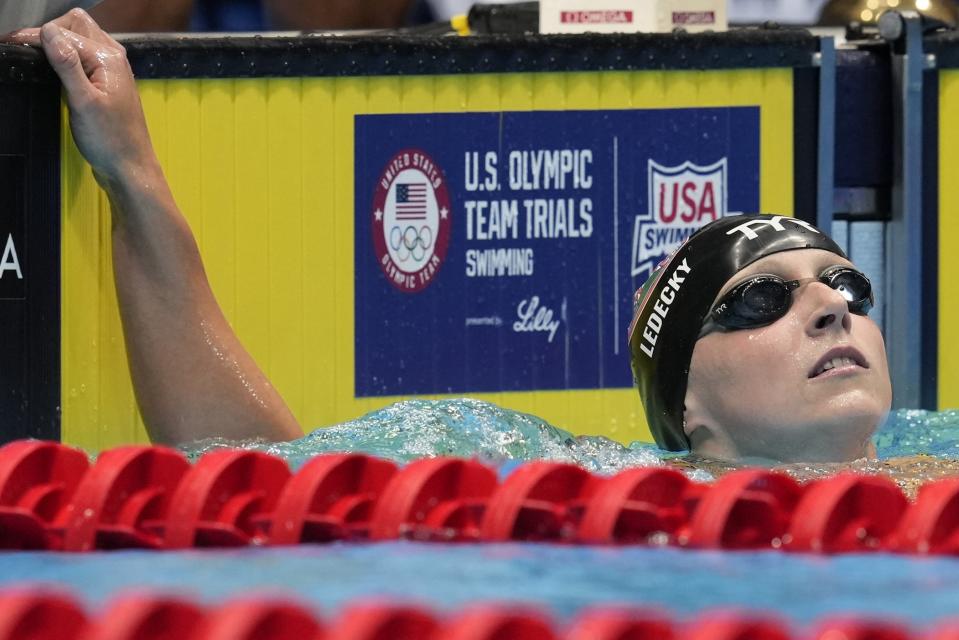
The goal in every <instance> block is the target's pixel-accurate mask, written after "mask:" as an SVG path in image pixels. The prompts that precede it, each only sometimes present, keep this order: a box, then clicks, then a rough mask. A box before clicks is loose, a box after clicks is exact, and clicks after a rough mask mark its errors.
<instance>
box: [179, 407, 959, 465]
mask: <svg viewBox="0 0 959 640" xmlns="http://www.w3.org/2000/svg"><path fill="white" fill-rule="evenodd" d="M874 441H875V443H876V447H877V451H878V454H879V458H880V460H886V461H888V460H890V459H894V458H900V457H904V456H917V455H925V456H933V457H935V458H940V459H950V460H955V459H959V411H942V412H934V411H916V410H899V411H894V412H892V413H891V414H890V415H889V418H888V419H887V420H886V422H885V424H884V425H883V426H882V427H881V428H880V429H879V430H878V432H877V434H876V436H875V437H874ZM237 446H241V447H243V448H249V449H257V450H261V451H265V452H268V453H271V454H274V455H278V456H281V457H283V458H285V459H286V460H287V461H288V462H289V463H290V465H291V466H292V467H293V468H294V469H295V468H297V467H299V466H300V465H302V464H303V463H304V462H306V461H307V460H309V459H310V458H311V457H312V456H315V455H319V454H322V453H330V452H339V451H357V452H364V453H370V454H373V455H377V456H381V457H384V458H389V459H391V460H395V461H396V462H400V463H404V462H409V461H410V460H415V459H417V458H422V457H424V456H463V457H476V458H479V459H480V460H482V461H484V462H486V463H488V464H490V465H491V466H494V467H497V468H499V469H500V471H501V474H502V475H505V474H507V473H509V471H510V470H512V469H513V468H514V467H515V465H516V464H518V463H521V462H523V461H528V460H555V461H563V462H573V463H576V464H579V465H581V466H583V467H584V468H586V469H589V470H590V471H593V472H595V473H603V474H611V473H615V472H617V471H621V470H623V469H626V468H629V467H635V466H654V465H661V464H664V461H668V460H674V459H676V458H677V457H679V456H677V454H675V453H671V452H668V451H663V450H662V449H659V448H657V447H656V446H655V445H651V444H647V443H641V442H635V443H632V444H630V445H628V446H624V445H622V444H619V443H618V442H614V441H612V440H609V439H607V438H602V437H588V436H580V437H577V436H573V435H572V434H571V433H570V432H569V431H565V430H564V429H561V428H560V427H557V426H554V425H551V424H549V423H548V422H546V421H544V420H542V419H541V418H537V417H536V416H532V415H529V414H524V413H518V412H515V411H510V410H509V409H504V408H502V407H499V406H496V405H493V404H490V403H487V402H481V401H479V400H470V399H456V400H438V401H432V400H408V401H404V402H398V403H396V404H393V405H390V406H388V407H385V408H384V409H381V410H379V411H374V412H372V413H369V414H367V415H365V416H363V417H361V418H358V419H356V420H352V421H350V422H346V423H343V424H339V425H334V426H331V427H327V428H324V429H318V430H316V431H314V432H313V433H311V434H310V435H308V436H306V437H304V438H301V439H299V440H295V441H293V442H285V443H263V442H256V441H248V442H240V443H237V442H235V441H226V440H218V439H210V440H205V441H202V442H199V443H197V445H196V446H194V447H191V448H189V449H187V450H186V452H187V453H188V454H189V455H191V456H192V457H194V458H196V457H198V456H199V455H201V454H202V453H204V452H206V451H209V450H211V449H217V448H222V447H237ZM707 467H708V465H707ZM873 467H875V470H879V469H880V466H876V463H867V462H860V463H858V465H857V468H860V469H861V470H864V471H868V470H870V469H873ZM804 468H806V467H804ZM838 468H844V465H821V467H819V468H815V467H814V468H807V469H808V471H809V472H811V473H813V474H815V472H816V471H817V470H821V471H822V472H824V473H829V472H833V471H835V470H836V469H838ZM881 468H882V469H883V470H886V471H888V468H887V467H881ZM790 470H792V468H790ZM689 475H690V476H691V477H692V478H693V479H695V480H700V481H707V480H710V479H712V476H713V474H712V473H711V472H709V471H707V470H706V469H700V470H691V471H689ZM800 475H801V474H800ZM933 475H935V474H933Z"/></svg>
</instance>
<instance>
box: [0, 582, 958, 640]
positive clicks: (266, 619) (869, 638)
mask: <svg viewBox="0 0 959 640" xmlns="http://www.w3.org/2000/svg"><path fill="white" fill-rule="evenodd" d="M957 637H959V619H957V620H955V621H952V622H946V623H943V624H940V625H939V626H937V627H935V628H934V629H931V630H929V631H928V632H926V633H923V634H918V633H915V632H914V631H913V630H911V629H909V628H907V627H904V626H902V625H901V624H899V623H896V622H889V621H882V620H877V619H874V618H868V617H855V616H844V617H830V618H826V619H823V620H820V621H819V622H817V623H815V624H813V625H812V626H811V627H809V628H808V629H804V630H799V631H798V632H797V631H796V630H795V629H793V628H792V627H791V625H789V624H788V623H787V622H786V621H785V620H783V619H781V618H779V617H775V616H770V615H767V614H757V613H749V612H736V611H722V610H720V611H712V612H706V613H704V614H701V615H700V616H698V617H697V618H695V619H693V620H692V621H689V622H677V621H675V620H674V619H673V618H672V617H670V616H669V615H667V614H665V613H663V612H659V611H652V610H648V609H626V608H608V607H607V608H596V609H592V610H587V611H585V612H583V613H580V614H579V615H578V616H577V617H576V618H575V619H574V620H573V621H572V622H570V623H569V624H567V625H561V624H559V623H557V622H556V621H554V620H551V619H550V618H549V617H548V616H546V615H545V614H543V613H542V612H539V611H536V610H533V609H529V608H520V607H515V606H508V605H494V604H486V605H479V606H473V607H470V608H468V609H465V610H463V611H460V612H457V613H452V614H443V615H438V614H436V613H435V612H432V611H429V610H427V609H423V608H420V607H417V606H412V605H405V604H392V603H365V604H354V605H352V606H347V607H346V608H345V609H344V610H343V611H341V612H339V613H338V614H337V615H336V616H335V617H332V618H330V619H327V620H324V619H321V618H320V617H319V616H317V615H316V614H315V613H314V612H312V611H311V610H310V609H309V608H308V607H306V606H305V605H303V604H300V603H297V602H295V601H288V600H283V599H278V598H242V599H236V600H231V601H228V602H226V603H224V604H222V605H219V606H214V607H203V606H200V605H198V604H196V603H193V602H190V601H187V600H183V599H180V598H174V597H169V596H159V595H145V594H141V595H137V596H126V597H122V598H120V599H118V600H115V601H113V602H112V603H110V604H109V605H108V606H107V607H106V609H105V610H103V611H101V612H99V613H98V614H96V615H93V616H89V615H87V614H86V613H85V612H84V611H83V610H82V609H81V607H80V605H79V604H78V602H77V601H75V600H74V599H73V598H71V597H70V596H67V595H64V594H61V593H57V592H52V591H49V590H43V589H18V590H7V591H0V640H678V639H679V638H685V639H688V640H793V639H796V640H952V639H954V638H957Z"/></svg>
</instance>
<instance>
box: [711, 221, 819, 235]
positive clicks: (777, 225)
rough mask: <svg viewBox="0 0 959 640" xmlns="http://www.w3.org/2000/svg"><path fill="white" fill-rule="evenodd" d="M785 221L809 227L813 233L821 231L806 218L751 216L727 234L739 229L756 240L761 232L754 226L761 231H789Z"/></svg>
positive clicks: (727, 233)
mask: <svg viewBox="0 0 959 640" xmlns="http://www.w3.org/2000/svg"><path fill="white" fill-rule="evenodd" d="M784 221H785V222H792V223H793V224H797V225H799V226H800V227H805V228H806V229H808V230H809V231H812V232H813V233H819V229H817V228H816V227H814V226H812V225H811V224H809V223H808V222H806V221H805V220H800V219H798V218H790V217H788V216H773V217H771V218H751V219H749V220H747V221H746V222H744V223H742V224H741V225H738V226H736V227H733V228H732V229H730V230H729V231H727V232H726V235H727V236H731V235H733V234H734V233H736V232H737V231H738V232H740V233H741V234H743V235H744V236H746V238H747V239H748V240H755V239H756V238H758V237H759V234H758V233H756V232H755V231H753V227H756V228H757V229H758V230H759V231H762V230H764V229H772V230H773V231H788V229H786V227H784V226H783V225H782V223H783V222H784Z"/></svg>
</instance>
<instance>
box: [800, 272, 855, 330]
mask: <svg viewBox="0 0 959 640" xmlns="http://www.w3.org/2000/svg"><path fill="white" fill-rule="evenodd" d="M805 293H806V296H807V297H808V299H809V302H811V303H812V307H811V308H812V311H811V313H810V314H809V317H808V318H807V320H806V333H808V334H809V335H810V336H817V335H821V334H823V333H826V332H829V331H849V330H850V329H851V328H852V318H851V317H850V313H849V304H848V302H847V301H846V299H845V298H844V297H843V296H842V294H840V293H839V292H838V291H836V290H835V289H833V288H832V287H829V286H827V285H825V284H823V283H821V282H813V283H810V284H809V285H808V287H807V288H806V292H805Z"/></svg>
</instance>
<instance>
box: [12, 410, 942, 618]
mask: <svg viewBox="0 0 959 640" xmlns="http://www.w3.org/2000/svg"><path fill="white" fill-rule="evenodd" d="M876 443H877V446H878V448H879V453H880V456H881V457H882V458H883V460H880V461H878V462H877V461H862V462H858V463H854V464H853V465H852V466H853V467H856V468H860V469H864V470H867V471H871V470H872V471H874V470H883V471H890V470H891V471H892V472H893V473H900V472H902V469H906V471H905V472H904V474H905V477H908V478H911V479H913V480H915V479H918V480H919V481H921V480H923V479H925V478H930V477H935V476H936V475H942V473H947V472H950V471H952V472H954V470H955V468H956V467H955V465H954V464H953V463H952V461H951V459H952V458H959V451H957V448H959V412H942V413H928V412H917V411H900V412H896V413H894V414H893V415H892V416H890V419H889V421H888V422H887V423H886V425H884V426H883V428H882V429H881V430H880V431H879V433H878V434H877V436H876ZM228 445H229V446H236V443H225V442H220V441H206V442H203V443H200V444H199V445H198V446H196V447H194V448H192V449H191V451H190V454H191V455H192V456H197V455H200V454H201V453H202V452H203V451H207V450H210V449H212V448H218V447H222V446H228ZM242 446H244V447H248V448H255V449H260V450H264V451H268V452H270V453H273V454H277V455H281V456H283V457H285V458H286V459H287V460H289V462H290V464H291V466H293V467H297V466H299V465H300V464H302V463H303V462H304V461H305V460H307V459H309V458H310V457H312V456H314V455H316V454H319V453H327V452H332V451H362V452H368V453H373V454H376V455H379V456H383V457H387V458H391V459H393V460H397V461H399V462H405V461H409V460H412V459H415V458H420V457H423V456H430V455H457V456H478V457H479V458H480V459H482V460H484V461H486V462H488V463H489V464H491V465H494V466H496V467H497V468H498V469H499V472H500V474H501V475H506V474H508V473H509V472H510V471H511V470H513V469H514V468H515V467H516V466H517V465H518V464H520V463H521V461H524V460H531V459H544V458H545V459H550V460H562V461H570V462H575V463H578V464H581V465H583V466H585V467H587V468H589V469H591V470H593V471H595V472H598V473H613V472H615V471H618V470H619V469H622V468H625V467H629V466H636V465H646V466H649V465H660V464H664V461H663V458H664V457H667V456H666V455H665V454H664V452H662V451H659V450H657V449H656V448H655V447H651V446H649V445H645V444H633V445H631V446H622V445H619V444H617V443H614V442H611V441H609V440H606V439H604V438H577V437H574V436H572V435H570V434H569V433H568V432H566V431H564V430H562V429H559V428H557V427H555V426H552V425H549V424H546V423H544V422H543V421H542V420H539V419H537V418H534V417H532V416H528V415H524V414H518V413H514V412H511V411H507V410H505V409H501V408H499V407H495V406H493V405H489V404H486V403H481V402H477V401H472V400H453V401H441V402H428V401H409V402H404V403H400V404H397V405H393V406H391V407H387V408H385V409H383V410H381V411H377V412H374V413H371V414H369V415H367V416H364V417H362V418H360V419H358V420H355V421H352V422H349V423H345V424H343V425H338V426H334V427H331V428H328V429H324V430H320V431H317V432H315V433H313V434H312V435H310V436H307V437H305V438H303V439H301V440H298V441H295V442H291V443H284V444H268V443H258V442H247V443H242ZM918 454H931V455H926V456H923V457H921V458H920V461H919V463H918V464H916V463H910V464H908V465H904V466H897V464H896V460H897V459H899V458H900V457H901V456H916V455H918ZM906 460H912V458H906ZM846 466H848V465H846ZM839 468H844V466H842V465H820V466H818V467H802V468H790V469H789V470H790V471H791V472H795V473H797V475H804V474H805V475H816V474H822V473H831V472H835V471H836V470H838V469H839ZM689 473H690V475H692V476H693V477H694V478H696V479H699V480H708V479H709V478H710V477H711V476H712V474H713V473H715V470H706V469H692V470H690V471H689ZM25 579H29V580H30V581H31V582H33V583H42V584H46V585H53V586H57V587H60V588H63V589H66V590H68V591H69V592H70V593H72V594H74V595H75V597H77V598H80V599H82V600H83V601H84V602H85V603H86V604H87V605H88V606H89V607H90V608H91V609H94V610H95V609H97V608H99V607H101V606H102V605H103V604H104V603H105V602H106V601H107V600H109V599H111V598H113V597H116V596H118V595H119V594H121V593H125V592H128V591H129V590H130V589H150V590H153V591H162V592H167V593H169V592H174V593H177V594H180V595H187V596H191V597H193V598H196V599H198V600H201V601H203V602H207V603H216V602H220V601H222V600H224V599H226V598H228V597H230V596H234V595H239V594H247V593H249V592H250V591H255V592H259V593H262V592H269V593H274V594H275V593H276V592H282V593H284V594H288V595H291V596H293V597H297V598H299V599H301V600H303V601H304V602H306V603H307V604H309V605H311V606H313V607H314V608H315V609H316V611H317V613H318V614H321V615H332V614H333V613H334V612H335V611H337V610H338V609H339V608H340V607H342V606H343V605H344V604H346V603H348V602H353V601H356V600H363V599H369V598H389V599H392V600H402V601H404V602H413V603H416V604H422V605H425V606H428V607H431V608H434V609H437V610H441V611H449V610H455V609H459V608H462V607H464V606H466V605H468V604H470V603H474V602H476V601H488V600H495V601H501V602H502V601H509V602H514V603H516V602H521V603H527V604H532V605H535V606H539V607H542V608H544V609H546V610H548V611H549V612H551V613H552V614H553V615H555V616H557V617H559V618H562V619H568V618H570V617H572V616H574V615H575V614H577V613H578V612H580V611H582V610H583V609H584V608H586V607H589V606H592V605H597V604H601V603H603V604H608V603H611V602H617V603H626V604H636V605H653V606H662V607H665V608H667V609H668V610H669V611H670V612H672V613H673V614H674V615H675V616H676V617H677V618H679V619H686V618H689V617H691V616H695V615H697V614H699V613H701V612H703V611H705V610H711V609H715V608H717V607H736V608H745V609H754V610H764V611H772V612H777V613H779V614H781V615H783V616H785V617H787V618H788V619H790V620H791V621H793V622H794V623H795V624H797V625H805V624H808V623H810V622H812V621H814V620H816V619H818V618H820V617H822V616H824V615H827V614H833V613H840V612H844V613H863V614H869V615H876V616H880V617H884V618H890V617H892V618H897V619H901V620H905V621H908V622H909V623H911V624H913V625H915V626H917V627H926V626H928V625H929V624H931V623H932V622H935V621H938V620H941V619H943V618H945V617H949V616H957V614H959V612H957V609H956V603H957V602H959V558H949V557H939V558H911V557H904V556H895V555H891V554H868V555H865V554H849V555H842V556H835V557H828V556H811V555H802V554H787V553H781V552H750V553H742V552H702V551H692V550H677V549H671V548H656V549H650V548H641V547H633V548H601V547H572V546H560V545H544V544H507V545H443V544H415V543H409V542H391V543H381V544H344V543H336V544H331V545H325V546H302V547H293V548H285V549H267V548H251V549H243V550H229V551H203V552H195V551H190V552H160V553H157V552H145V551H124V552H111V553H89V554H75V555H74V554H54V553H0V586H4V585H14V584H22V582H23V581H24V580H25Z"/></svg>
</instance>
